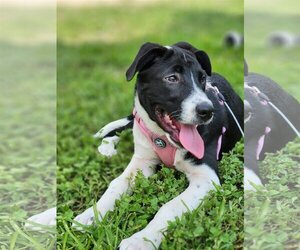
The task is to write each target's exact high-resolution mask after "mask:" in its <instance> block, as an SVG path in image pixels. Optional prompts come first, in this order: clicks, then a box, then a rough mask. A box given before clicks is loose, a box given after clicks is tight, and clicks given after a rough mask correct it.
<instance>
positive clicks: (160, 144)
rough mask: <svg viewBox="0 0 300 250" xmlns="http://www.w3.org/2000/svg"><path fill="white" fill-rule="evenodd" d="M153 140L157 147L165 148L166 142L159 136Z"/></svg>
mask: <svg viewBox="0 0 300 250" xmlns="http://www.w3.org/2000/svg"><path fill="white" fill-rule="evenodd" d="M153 142H154V144H155V145H156V146H157V147H160V148H165V147H166V146H167V144H166V142H165V141H164V140H163V139H160V138H155V139H154V141H153Z"/></svg>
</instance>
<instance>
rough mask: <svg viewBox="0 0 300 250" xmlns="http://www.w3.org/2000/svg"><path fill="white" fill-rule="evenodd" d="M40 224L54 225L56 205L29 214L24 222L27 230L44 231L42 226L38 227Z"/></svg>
mask: <svg viewBox="0 0 300 250" xmlns="http://www.w3.org/2000/svg"><path fill="white" fill-rule="evenodd" d="M30 222H34V223H35V224H40V225H42V226H55V225H56V207H53V208H50V209H48V210H46V211H44V212H42V213H39V214H36V215H34V216H31V217H30V218H28V219H27V222H26V223H25V225H24V227H25V228H26V229H29V230H33V231H44V229H43V227H39V226H38V225H35V224H33V223H30Z"/></svg>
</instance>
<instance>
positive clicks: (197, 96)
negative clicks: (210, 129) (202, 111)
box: [180, 72, 212, 124]
mask: <svg viewBox="0 0 300 250" xmlns="http://www.w3.org/2000/svg"><path fill="white" fill-rule="evenodd" d="M191 81H192V83H193V91H192V93H191V94H190V95H189V96H188V97H187V98H186V99H185V100H184V101H183V102H182V104H181V110H182V111H181V115H180V119H181V120H182V121H184V122H185V123H189V124H196V123H197V122H198V120H197V119H196V117H197V112H196V107H197V105H199V104H201V103H204V102H207V103H209V104H211V105H212V102H211V101H210V100H209V99H208V97H207V96H206V94H205V93H204V92H203V91H202V90H200V89H199V87H198V86H197V84H196V82H195V79H194V76H193V74H192V72H191Z"/></svg>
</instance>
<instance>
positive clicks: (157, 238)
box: [119, 162, 219, 250]
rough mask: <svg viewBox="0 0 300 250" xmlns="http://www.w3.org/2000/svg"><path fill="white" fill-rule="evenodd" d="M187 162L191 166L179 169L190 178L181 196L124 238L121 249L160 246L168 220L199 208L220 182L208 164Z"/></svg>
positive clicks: (144, 249) (144, 248) (146, 248)
mask: <svg viewBox="0 0 300 250" xmlns="http://www.w3.org/2000/svg"><path fill="white" fill-rule="evenodd" d="M185 164H187V165H189V166H185V167H184V169H179V170H181V171H183V172H185V174H186V175H187V178H188V180H189V186H188V188H187V189H186V190H185V191H184V192H183V193H181V194H180V195H179V196H177V197H176V198H174V199H173V200H171V201H169V202H167V203H166V204H165V205H163V206H162V207H161V208H160V209H159V211H158V212H157V214H156V215H155V217H154V219H153V220H152V221H151V222H150V223H149V224H148V225H147V227H145V228H144V229H143V230H141V231H139V232H137V233H135V234H134V235H132V236H131V237H130V238H127V239H125V240H123V241H122V242H121V244H120V246H119V249H120V250H125V249H127V250H136V249H143V250H148V249H156V248H158V247H159V245H160V243H161V241H162V239H163V231H164V230H166V228H167V226H168V221H172V220H174V219H175V218H176V217H177V216H181V215H182V214H183V213H185V212H187V211H189V210H193V209H195V208H197V207H198V206H199V204H200V202H201V200H202V199H203V197H204V196H205V195H206V194H207V193H208V192H209V191H210V190H212V189H213V188H214V186H213V182H214V183H216V184H219V179H218V177H217V175H216V173H215V172H214V171H213V170H212V169H211V168H210V167H208V166H207V165H205V164H203V165H201V166H192V165H190V164H189V163H187V162H186V163H185ZM144 239H146V240H144Z"/></svg>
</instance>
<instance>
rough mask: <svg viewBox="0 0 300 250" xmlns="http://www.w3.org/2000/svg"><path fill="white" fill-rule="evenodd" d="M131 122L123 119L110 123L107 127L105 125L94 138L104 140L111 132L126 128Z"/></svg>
mask: <svg viewBox="0 0 300 250" xmlns="http://www.w3.org/2000/svg"><path fill="white" fill-rule="evenodd" d="M129 122H130V120H128V119H127V118H122V119H119V120H116V121H113V122H110V123H108V124H107V125H105V126H104V127H103V128H101V129H100V130H99V131H98V132H97V133H96V134H94V137H95V138H103V137H104V136H106V135H107V134H108V133H110V132H111V131H113V130H115V129H117V128H120V127H124V126H126V125H127V124H128V123H129Z"/></svg>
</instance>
